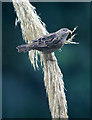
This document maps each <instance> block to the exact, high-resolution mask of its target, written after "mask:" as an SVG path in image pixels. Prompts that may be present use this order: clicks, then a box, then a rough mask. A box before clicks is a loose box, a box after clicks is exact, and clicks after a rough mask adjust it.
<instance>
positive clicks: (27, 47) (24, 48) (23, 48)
mask: <svg viewBox="0 0 92 120" xmlns="http://www.w3.org/2000/svg"><path fill="white" fill-rule="evenodd" d="M16 49H18V52H19V53H21V52H27V51H30V50H31V49H32V47H31V45H30V44H25V45H19V46H17V47H16Z"/></svg>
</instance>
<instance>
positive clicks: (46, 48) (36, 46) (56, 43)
mask: <svg viewBox="0 0 92 120" xmlns="http://www.w3.org/2000/svg"><path fill="white" fill-rule="evenodd" d="M74 31H75V29H74V30H73V31H71V30H69V29H68V28H61V29H60V30H58V31H56V32H53V33H49V34H47V35H43V36H42V37H40V38H38V39H35V40H31V42H30V43H28V44H24V45H19V46H17V47H16V49H18V52H19V53H21V52H27V51H30V50H38V51H41V52H43V53H47V54H48V53H52V52H55V51H56V50H58V49H60V48H62V47H63V46H64V43H65V41H66V40H67V37H68V35H69V34H72V33H73V32H74ZM73 37H74V36H73Z"/></svg>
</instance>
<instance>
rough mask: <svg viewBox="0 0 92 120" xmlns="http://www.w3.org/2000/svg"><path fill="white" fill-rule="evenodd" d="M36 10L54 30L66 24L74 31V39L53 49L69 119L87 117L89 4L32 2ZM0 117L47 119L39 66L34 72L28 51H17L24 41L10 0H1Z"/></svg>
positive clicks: (88, 98) (88, 91)
mask: <svg viewBox="0 0 92 120" xmlns="http://www.w3.org/2000/svg"><path fill="white" fill-rule="evenodd" d="M32 4H33V5H34V6H35V7H36V8H37V13H38V14H39V15H40V17H41V18H42V21H44V22H45V23H46V26H47V30H48V31H49V32H54V31H56V30H58V29H60V28H63V27H67V28H69V29H71V30H73V28H74V27H75V26H79V27H78V29H77V30H76V33H78V34H77V36H76V37H75V39H74V41H77V42H79V43H80V44H79V45H65V46H64V47H63V48H62V51H56V52H55V54H56V57H57V59H58V64H59V66H60V68H61V70H62V73H63V75H64V82H65V89H66V90H67V91H66V90H65V92H66V96H67V101H68V111H69V112H68V115H69V116H70V117H71V118H87V117H89V116H90V3H87V2H86V3H64V2H63V3H62V2H49V3H48V2H46V3H45V2H41V3H40V2H34V3H32ZM2 12H3V13H2V19H3V20H2V21H3V24H2V30H3V35H2V37H3V41H2V42H3V44H2V46H3V48H2V59H3V62H2V67H3V69H2V72H3V118H20V117H21V118H50V117H51V116H50V112H49V106H48V99H47V95H46V91H45V87H44V80H43V72H42V68H39V70H38V71H34V70H33V67H32V65H31V63H30V60H29V58H28V53H25V54H24V53H21V54H19V53H18V52H17V50H16V46H18V45H20V44H24V41H23V39H22V34H21V29H20V26H19V24H18V26H17V27H15V18H16V14H15V12H14V8H13V5H12V3H3V11H2Z"/></svg>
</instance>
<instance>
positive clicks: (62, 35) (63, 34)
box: [56, 28, 72, 40]
mask: <svg viewBox="0 0 92 120" xmlns="http://www.w3.org/2000/svg"><path fill="white" fill-rule="evenodd" d="M69 33H70V34H72V31H71V30H69V29H68V28H62V29H60V30H58V31H57V32H56V34H57V35H58V37H59V38H63V40H66V38H67V37H68V35H69Z"/></svg>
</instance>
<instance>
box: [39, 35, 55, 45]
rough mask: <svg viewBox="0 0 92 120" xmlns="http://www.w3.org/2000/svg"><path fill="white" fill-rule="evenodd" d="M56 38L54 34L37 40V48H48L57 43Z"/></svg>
mask: <svg viewBox="0 0 92 120" xmlns="http://www.w3.org/2000/svg"><path fill="white" fill-rule="evenodd" d="M56 39H57V36H56V34H55V33H51V34H48V35H44V36H43V37H41V38H39V39H38V40H37V43H38V47H49V46H51V45H52V44H53V43H54V44H55V42H56V41H57V40H56Z"/></svg>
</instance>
